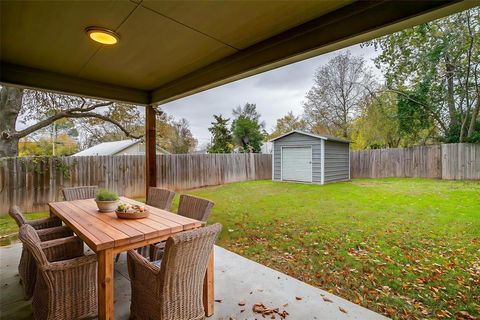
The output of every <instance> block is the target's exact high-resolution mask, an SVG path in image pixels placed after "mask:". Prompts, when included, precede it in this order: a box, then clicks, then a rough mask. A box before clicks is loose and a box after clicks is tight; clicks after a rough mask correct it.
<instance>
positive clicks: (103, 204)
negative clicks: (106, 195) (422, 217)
mask: <svg viewBox="0 0 480 320" xmlns="http://www.w3.org/2000/svg"><path fill="white" fill-rule="evenodd" d="M95 202H96V203H97V207H98V211H100V212H113V211H115V209H117V206H118V202H119V201H118V200H114V201H98V200H95Z"/></svg>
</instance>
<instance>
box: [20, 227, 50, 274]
mask: <svg viewBox="0 0 480 320" xmlns="http://www.w3.org/2000/svg"><path fill="white" fill-rule="evenodd" d="M18 238H19V239H20V241H22V243H23V245H24V246H25V247H26V249H27V250H28V252H29V253H30V254H31V255H33V257H34V258H35V261H36V262H37V266H39V267H41V266H46V265H48V259H47V257H46V256H45V253H44V252H43V250H42V248H41V246H40V243H41V241H40V238H39V237H38V234H37V232H36V231H35V229H34V228H33V227H32V226H30V225H28V224H24V225H23V226H21V227H20V231H19V232H18Z"/></svg>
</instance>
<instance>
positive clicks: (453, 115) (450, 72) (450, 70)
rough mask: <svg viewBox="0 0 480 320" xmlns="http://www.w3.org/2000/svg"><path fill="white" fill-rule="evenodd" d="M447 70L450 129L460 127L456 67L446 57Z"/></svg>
mask: <svg viewBox="0 0 480 320" xmlns="http://www.w3.org/2000/svg"><path fill="white" fill-rule="evenodd" d="M445 69H446V73H445V75H446V77H447V105H448V115H449V118H450V129H452V128H453V127H455V126H457V125H458V119H457V112H456V110H455V99H454V96H453V93H454V92H453V90H454V88H453V76H454V73H455V66H454V65H452V64H451V63H450V58H449V57H448V56H447V57H445Z"/></svg>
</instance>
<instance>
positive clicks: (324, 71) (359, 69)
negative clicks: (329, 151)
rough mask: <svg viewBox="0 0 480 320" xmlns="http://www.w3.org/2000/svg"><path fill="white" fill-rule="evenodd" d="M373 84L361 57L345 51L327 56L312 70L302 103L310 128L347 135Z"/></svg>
mask: <svg viewBox="0 0 480 320" xmlns="http://www.w3.org/2000/svg"><path fill="white" fill-rule="evenodd" d="M374 87H375V81H374V79H373V76H372V74H371V72H370V70H369V69H368V68H367V67H366V66H365V61H364V59H363V58H362V57H355V56H352V55H351V54H350V52H348V51H347V52H345V53H342V54H339V55H337V56H336V57H334V58H332V59H330V61H328V63H327V64H326V65H325V66H322V67H320V68H319V69H318V70H317V71H316V73H315V76H314V85H313V86H312V88H311V89H310V90H309V91H308V93H307V95H306V97H305V101H304V103H303V108H304V119H305V121H306V122H307V123H308V125H309V127H310V131H312V132H315V131H318V130H321V129H323V128H326V129H327V130H328V131H329V134H332V135H337V134H340V135H342V136H344V137H349V134H350V126H351V123H352V121H353V119H354V118H355V117H356V115H357V114H358V111H359V107H360V104H361V102H362V101H363V100H364V99H365V97H366V96H367V95H369V92H370V91H371V90H374Z"/></svg>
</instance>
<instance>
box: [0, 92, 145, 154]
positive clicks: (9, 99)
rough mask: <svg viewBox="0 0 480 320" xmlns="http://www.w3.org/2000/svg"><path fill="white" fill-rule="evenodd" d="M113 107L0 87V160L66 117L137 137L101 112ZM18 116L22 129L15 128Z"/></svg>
mask: <svg viewBox="0 0 480 320" xmlns="http://www.w3.org/2000/svg"><path fill="white" fill-rule="evenodd" d="M112 104H113V103H112V102H103V101H98V100H93V99H85V98H80V97H72V96H66V95H61V94H56V93H48V92H40V91H34V90H24V89H20V88H16V87H7V86H1V87H0V157H9V156H16V155H18V143H19V141H20V139H21V138H24V137H26V136H28V135H29V134H32V133H34V132H36V131H38V130H40V129H44V128H46V127H48V126H50V125H52V124H53V123H55V122H57V121H59V120H62V119H66V118H69V119H80V118H95V119H100V120H102V121H105V122H109V123H111V124H113V125H115V126H117V127H118V128H120V130H122V132H123V133H124V134H125V135H126V136H129V137H134V138H138V136H137V135H134V134H131V133H130V132H129V131H128V130H127V129H126V128H125V127H124V126H123V125H122V124H121V123H119V122H118V121H116V120H114V119H111V118H109V116H108V115H107V114H105V112H104V111H103V109H104V108H105V107H109V106H112ZM19 117H22V118H23V119H24V124H25V125H26V127H25V128H24V129H21V130H17V128H16V124H17V120H19ZM32 123H33V124H32Z"/></svg>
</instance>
